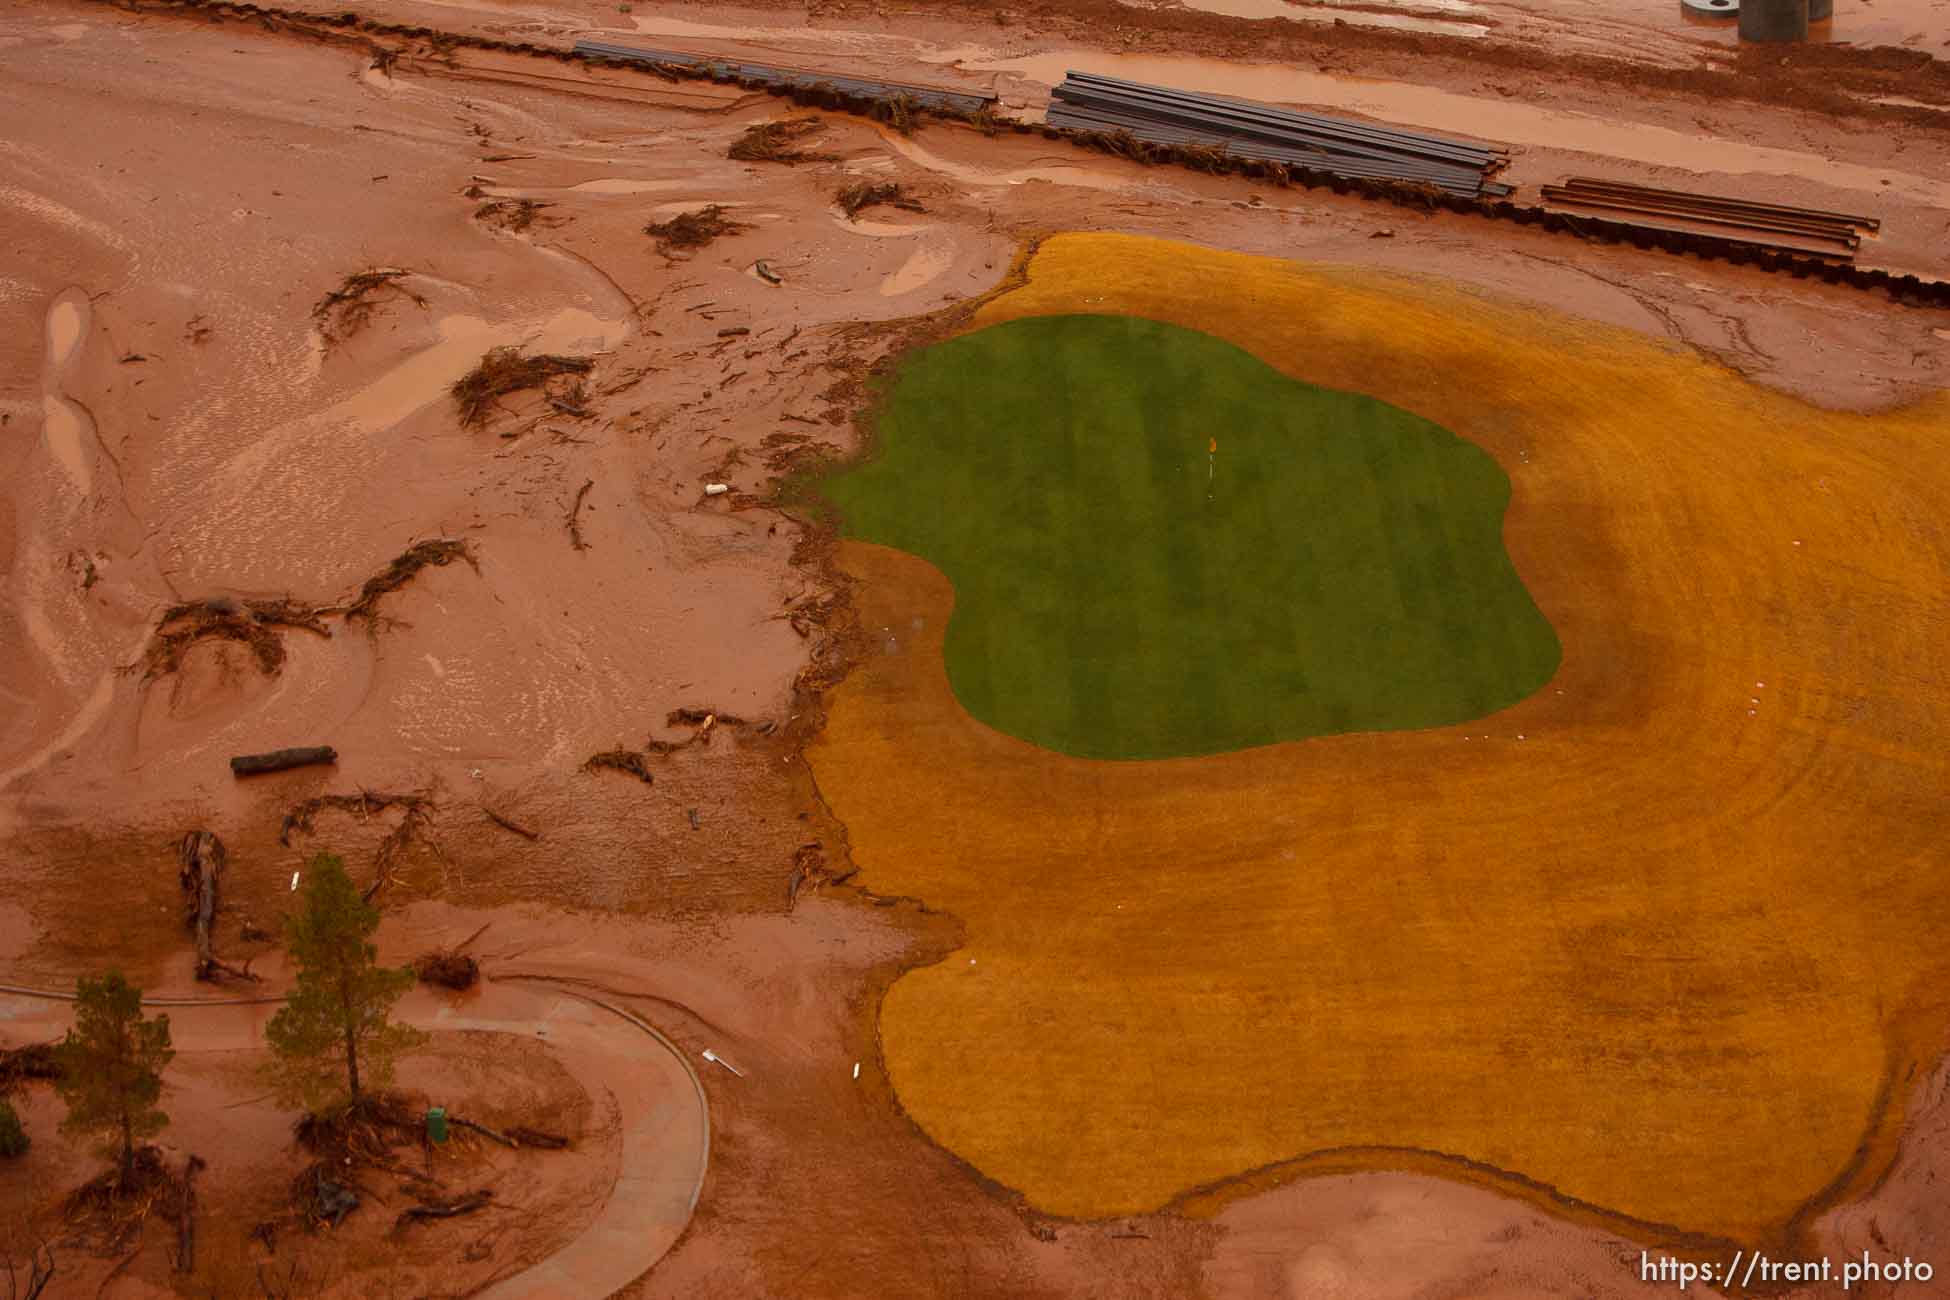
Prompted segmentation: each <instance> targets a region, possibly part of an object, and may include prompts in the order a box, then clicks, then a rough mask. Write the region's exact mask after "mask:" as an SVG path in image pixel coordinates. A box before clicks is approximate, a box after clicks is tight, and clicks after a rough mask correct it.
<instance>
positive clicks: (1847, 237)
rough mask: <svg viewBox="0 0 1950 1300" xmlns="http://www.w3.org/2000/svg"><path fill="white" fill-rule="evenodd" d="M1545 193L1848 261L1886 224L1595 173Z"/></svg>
mask: <svg viewBox="0 0 1950 1300" xmlns="http://www.w3.org/2000/svg"><path fill="white" fill-rule="evenodd" d="M1543 196H1544V202H1546V203H1548V204H1551V205H1552V206H1555V207H1575V208H1589V209H1593V210H1596V211H1604V212H1629V213H1634V214H1636V215H1639V216H1645V217H1651V218H1653V219H1655V220H1661V221H1672V222H1680V223H1685V224H1687V225H1700V226H1714V227H1722V228H1731V229H1734V230H1738V231H1740V232H1742V234H1743V235H1746V234H1750V233H1751V234H1757V235H1760V236H1762V237H1763V238H1762V241H1761V242H1764V243H1768V244H1770V245H1772V246H1774V247H1779V248H1785V249H1793V250H1795V251H1799V252H1808V253H1813V254H1815V255H1816V256H1820V257H1832V258H1839V259H1843V260H1849V261H1852V260H1854V257H1855V250H1856V249H1858V248H1860V247H1861V244H1862V235H1863V234H1864V233H1868V234H1873V233H1875V232H1876V231H1878V230H1880V229H1881V228H1882V223H1881V222H1880V221H1878V220H1876V219H1875V218H1874V217H1861V216H1855V215H1853V214H1851V213H1846V212H1827V211H1823V210H1822V209H1819V208H1797V207H1792V206H1789V205H1787V204H1784V203H1759V202H1755V201H1753V200H1751V199H1734V198H1725V197H1722V196H1720V195H1714V194H1695V193H1692V192H1691V191H1688V190H1666V189H1657V188H1655V187H1653V186H1649V185H1633V184H1631V183H1629V182H1626V181H1608V180H1602V179H1600V178H1598V177H1594V176H1573V177H1571V178H1570V179H1569V180H1568V181H1566V182H1565V183H1564V184H1562V185H1546V186H1544V187H1543Z"/></svg>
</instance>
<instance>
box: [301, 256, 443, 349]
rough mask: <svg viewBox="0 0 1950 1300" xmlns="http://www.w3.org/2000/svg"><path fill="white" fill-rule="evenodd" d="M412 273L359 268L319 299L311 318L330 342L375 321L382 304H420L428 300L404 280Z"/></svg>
mask: <svg viewBox="0 0 1950 1300" xmlns="http://www.w3.org/2000/svg"><path fill="white" fill-rule="evenodd" d="M408 274H409V273H408V272H406V271H399V270H391V269H387V268H383V267H375V268H373V269H372V270H370V271H355V272H354V273H353V274H351V275H348V276H346V277H345V280H344V282H343V283H341V284H340V285H339V287H338V288H336V289H334V290H332V291H331V292H330V293H328V294H326V295H325V296H324V297H323V298H321V299H319V300H318V305H317V306H315V307H313V308H312V309H311V318H312V320H313V321H314V322H315V323H316V324H317V325H318V332H319V334H320V335H321V336H322V337H323V338H324V340H325V342H326V344H327V345H328V346H329V345H331V344H333V343H341V342H344V341H345V340H346V339H349V338H351V337H352V336H353V335H354V334H357V333H358V332H359V331H360V330H362V329H364V328H365V327H366V326H367V325H369V324H371V323H372V314H373V312H374V311H376V310H377V309H378V308H379V307H380V305H381V304H383V303H387V302H394V301H398V300H400V299H405V300H406V301H408V302H411V303H412V304H413V305H414V306H416V307H424V306H426V305H427V300H426V299H425V298H424V297H422V296H421V295H420V294H417V293H415V292H414V291H413V290H411V289H409V288H408V287H407V286H406V285H405V284H403V283H401V281H403V280H404V279H405V278H406V276H407V275H408Z"/></svg>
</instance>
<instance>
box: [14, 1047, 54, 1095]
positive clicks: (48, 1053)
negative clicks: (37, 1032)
mask: <svg viewBox="0 0 1950 1300" xmlns="http://www.w3.org/2000/svg"><path fill="white" fill-rule="evenodd" d="M55 1046H56V1043H54V1042H46V1043H28V1044H27V1045H26V1046H24V1047H0V1097H4V1096H6V1095H7V1094H8V1093H9V1092H12V1091H13V1090H14V1089H15V1088H17V1087H19V1086H20V1085H21V1084H23V1083H26V1082H28V1081H30V1080H32V1081H37V1082H42V1083H52V1082H53V1081H54V1080H56V1079H58V1078H60V1077H61V1066H60V1063H59V1059H58V1058H57V1057H56V1056H55V1055H54V1049H55Z"/></svg>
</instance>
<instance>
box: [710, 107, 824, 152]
mask: <svg viewBox="0 0 1950 1300" xmlns="http://www.w3.org/2000/svg"><path fill="white" fill-rule="evenodd" d="M820 126H821V123H820V120H819V119H818V118H816V117H794V118H787V119H786V120H784V121H781V122H759V123H755V124H754V125H752V126H749V127H747V128H745V133H744V134H743V135H741V136H739V137H738V138H737V139H736V140H734V141H732V142H731V148H730V149H728V150H726V152H725V156H726V157H727V158H735V159H737V160H738V161H739V162H780V163H802V162H831V161H833V159H834V157H835V155H833V154H830V153H808V152H806V151H805V150H802V149H795V148H793V147H792V146H793V143H794V142H795V141H798V140H803V139H805V138H806V137H807V136H809V135H812V134H814V133H815V132H817V131H818V130H819V128H820Z"/></svg>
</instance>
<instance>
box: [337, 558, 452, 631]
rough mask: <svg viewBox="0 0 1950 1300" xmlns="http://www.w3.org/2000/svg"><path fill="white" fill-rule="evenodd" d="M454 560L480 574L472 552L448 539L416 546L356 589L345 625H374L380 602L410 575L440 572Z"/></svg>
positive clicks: (407, 579)
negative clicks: (363, 622)
mask: <svg viewBox="0 0 1950 1300" xmlns="http://www.w3.org/2000/svg"><path fill="white" fill-rule="evenodd" d="M455 560H465V561H466V562H467V566H468V567H469V568H471V569H473V570H474V572H476V573H479V572H480V571H481V565H480V562H479V561H478V560H476V559H475V558H474V552H473V550H472V549H471V548H470V547H469V546H468V544H467V543H466V542H464V541H459V540H457V539H454V538H450V537H436V538H433V539H432V540H430V541H425V542H415V543H414V544H413V545H412V546H409V547H408V548H407V549H406V550H404V551H402V552H401V553H400V554H399V555H398V556H396V557H395V558H394V559H393V561H392V563H390V564H388V565H387V566H386V567H385V568H384V569H382V570H380V571H379V572H378V573H376V574H374V575H373V576H372V577H370V578H367V579H366V581H365V584H364V585H363V586H361V587H360V588H359V595H358V596H357V598H355V599H354V600H353V602H352V603H351V604H349V605H347V606H346V607H345V610H344V613H345V617H346V619H347V620H348V621H350V620H352V619H355V618H362V619H366V620H368V621H369V622H376V621H377V620H378V617H379V602H380V601H381V600H382V599H383V598H384V597H386V596H388V595H390V594H391V593H393V592H395V591H398V590H399V589H400V588H401V587H404V586H405V585H406V584H407V583H408V582H410V581H412V579H413V575H414V574H416V573H418V572H419V571H420V570H422V569H427V568H440V567H442V566H443V565H448V564H452V563H453V562H454V561H455Z"/></svg>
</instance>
